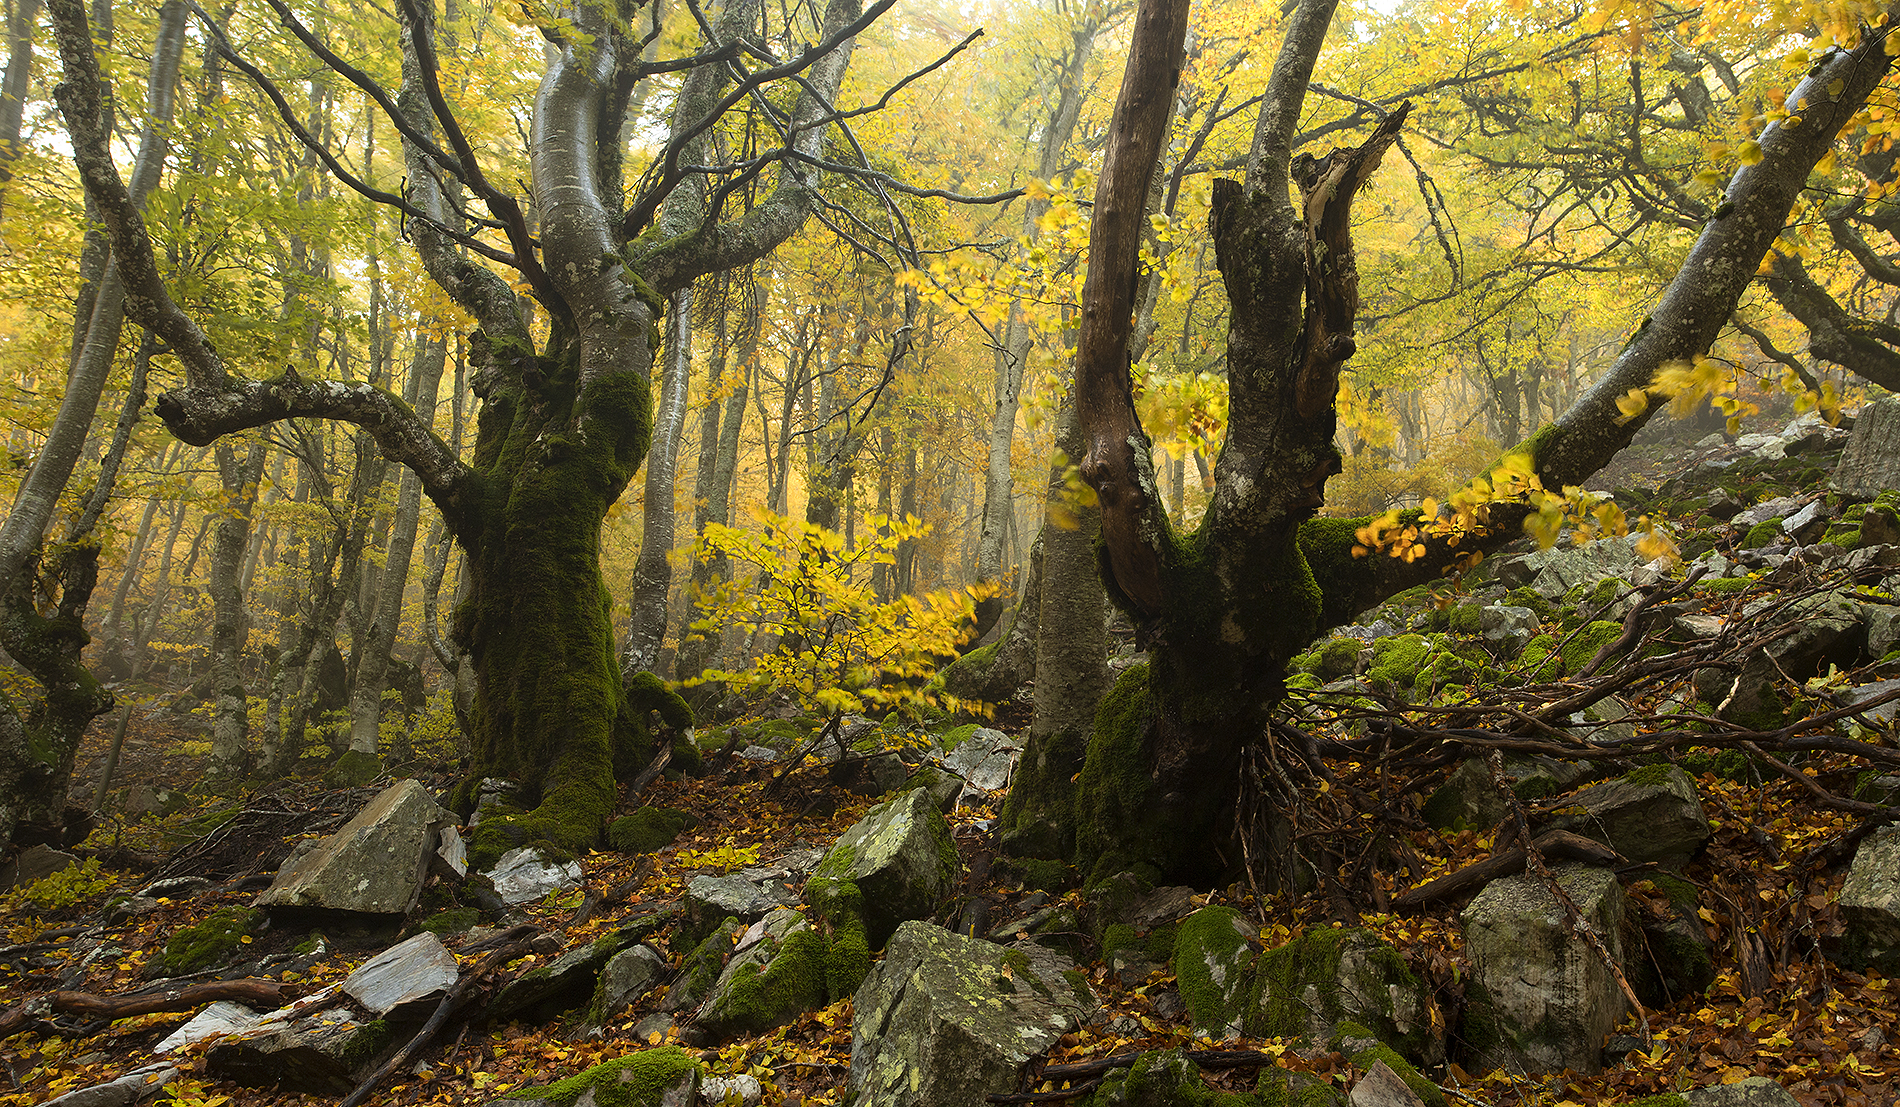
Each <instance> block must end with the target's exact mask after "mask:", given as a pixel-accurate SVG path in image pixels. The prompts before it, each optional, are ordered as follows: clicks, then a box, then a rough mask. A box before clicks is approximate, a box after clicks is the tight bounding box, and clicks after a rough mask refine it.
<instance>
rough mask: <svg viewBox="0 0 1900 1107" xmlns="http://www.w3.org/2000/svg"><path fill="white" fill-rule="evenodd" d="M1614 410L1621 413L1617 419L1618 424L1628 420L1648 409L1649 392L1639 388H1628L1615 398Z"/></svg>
mask: <svg viewBox="0 0 1900 1107" xmlns="http://www.w3.org/2000/svg"><path fill="white" fill-rule="evenodd" d="M1616 410H1618V411H1620V412H1622V413H1623V415H1622V417H1621V418H1620V419H1618V420H1617V422H1618V423H1619V424H1620V423H1627V422H1629V421H1630V420H1631V419H1634V418H1636V417H1637V416H1638V415H1641V414H1642V413H1643V412H1645V411H1648V410H1649V393H1647V392H1645V391H1643V390H1642V389H1640V388H1632V389H1630V390H1629V391H1628V392H1625V393H1623V394H1622V395H1621V396H1618V397H1617V398H1616Z"/></svg>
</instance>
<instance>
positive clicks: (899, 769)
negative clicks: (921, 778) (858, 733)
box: [829, 750, 910, 796]
mask: <svg viewBox="0 0 1900 1107" xmlns="http://www.w3.org/2000/svg"><path fill="white" fill-rule="evenodd" d="M829 776H830V778H831V782H832V783H833V784H836V785H839V786H840V787H842V788H844V790H845V791H847V792H850V793H851V794H852V795H856V796H885V795H889V794H890V793H892V792H895V791H896V790H897V789H899V788H902V787H903V786H904V781H906V780H908V779H910V766H909V765H906V764H904V759H903V758H902V757H900V756H898V755H897V754H896V753H894V752H892V751H890V750H881V751H879V752H877V753H874V754H872V755H870V756H869V757H852V758H850V759H849V760H843V761H839V762H837V763H835V764H834V765H832V767H831V769H830V772H829Z"/></svg>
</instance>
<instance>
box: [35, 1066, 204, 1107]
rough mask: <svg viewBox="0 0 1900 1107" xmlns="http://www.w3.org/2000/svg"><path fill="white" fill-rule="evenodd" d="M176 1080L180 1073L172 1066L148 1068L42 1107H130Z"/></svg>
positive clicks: (49, 1101)
mask: <svg viewBox="0 0 1900 1107" xmlns="http://www.w3.org/2000/svg"><path fill="white" fill-rule="evenodd" d="M177 1078H178V1069H177V1068H175V1067H173V1066H171V1065H146V1066H145V1067H144V1068H139V1069H133V1070H132V1071H131V1072H128V1073H126V1074H125V1075H124V1076H121V1077H119V1078H118V1079H116V1080H108V1081H106V1082H105V1083H103V1084H94V1085H93V1086H92V1087H90V1088H79V1089H77V1090H75V1091H70V1092H67V1093H66V1094H65V1095H62V1096H57V1097H55V1098H53V1099H49V1100H47V1101H46V1102H45V1103H44V1104H42V1105H41V1107H131V1105H132V1104H134V1103H137V1102H138V1101H139V1100H141V1099H150V1098H151V1097H152V1096H155V1095H157V1094H158V1093H159V1091H160V1090H161V1089H162V1088H164V1087H165V1085H167V1084H169V1083H171V1082H172V1081H173V1080H175V1079H177Z"/></svg>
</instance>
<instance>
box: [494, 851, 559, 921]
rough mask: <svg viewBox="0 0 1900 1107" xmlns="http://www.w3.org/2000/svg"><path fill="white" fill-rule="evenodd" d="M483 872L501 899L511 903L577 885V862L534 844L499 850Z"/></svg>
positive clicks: (533, 901) (541, 898)
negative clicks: (492, 864) (549, 853)
mask: <svg viewBox="0 0 1900 1107" xmlns="http://www.w3.org/2000/svg"><path fill="white" fill-rule="evenodd" d="M485 875H487V877H488V879H489V880H490V881H492V882H493V883H494V885H495V894H496V895H497V896H500V897H501V901H502V902H503V903H505V904H507V905H508V906H510V907H513V906H515V905H517V904H522V903H535V902H537V901H539V900H543V899H546V898H547V897H548V894H549V893H550V892H559V891H564V890H566V889H568V888H578V887H580V883H581V863H580V862H579V861H561V860H556V859H554V858H551V857H548V856H546V855H545V854H543V853H542V852H541V850H540V849H539V848H537V847H535V846H522V847H521V848H519V849H511V850H509V851H508V852H507V853H504V854H502V855H501V860H499V861H496V862H495V867H494V868H492V869H490V870H488V872H487V873H486V874H485Z"/></svg>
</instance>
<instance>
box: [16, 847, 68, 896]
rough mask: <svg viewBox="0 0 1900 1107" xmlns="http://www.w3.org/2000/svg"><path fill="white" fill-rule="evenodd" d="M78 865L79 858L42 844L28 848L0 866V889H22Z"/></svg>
mask: <svg viewBox="0 0 1900 1107" xmlns="http://www.w3.org/2000/svg"><path fill="white" fill-rule="evenodd" d="M78 863H79V858H77V857H75V856H73V855H72V854H70V853H67V852H66V851H64V850H57V849H54V848H53V847H52V846H49V845H46V844H45V843H43V842H42V843H40V844H38V845H32V846H28V847H27V848H25V849H23V850H21V851H20V854H19V856H17V857H15V858H13V859H12V860H10V861H8V862H7V863H6V864H5V865H0V889H5V888H24V887H26V886H27V885H28V884H33V883H36V882H38V881H41V880H45V879H46V878H47V877H49V876H52V875H53V874H54V873H56V872H60V871H62V870H64V869H65V868H67V867H68V866H70V865H76V864H78Z"/></svg>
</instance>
